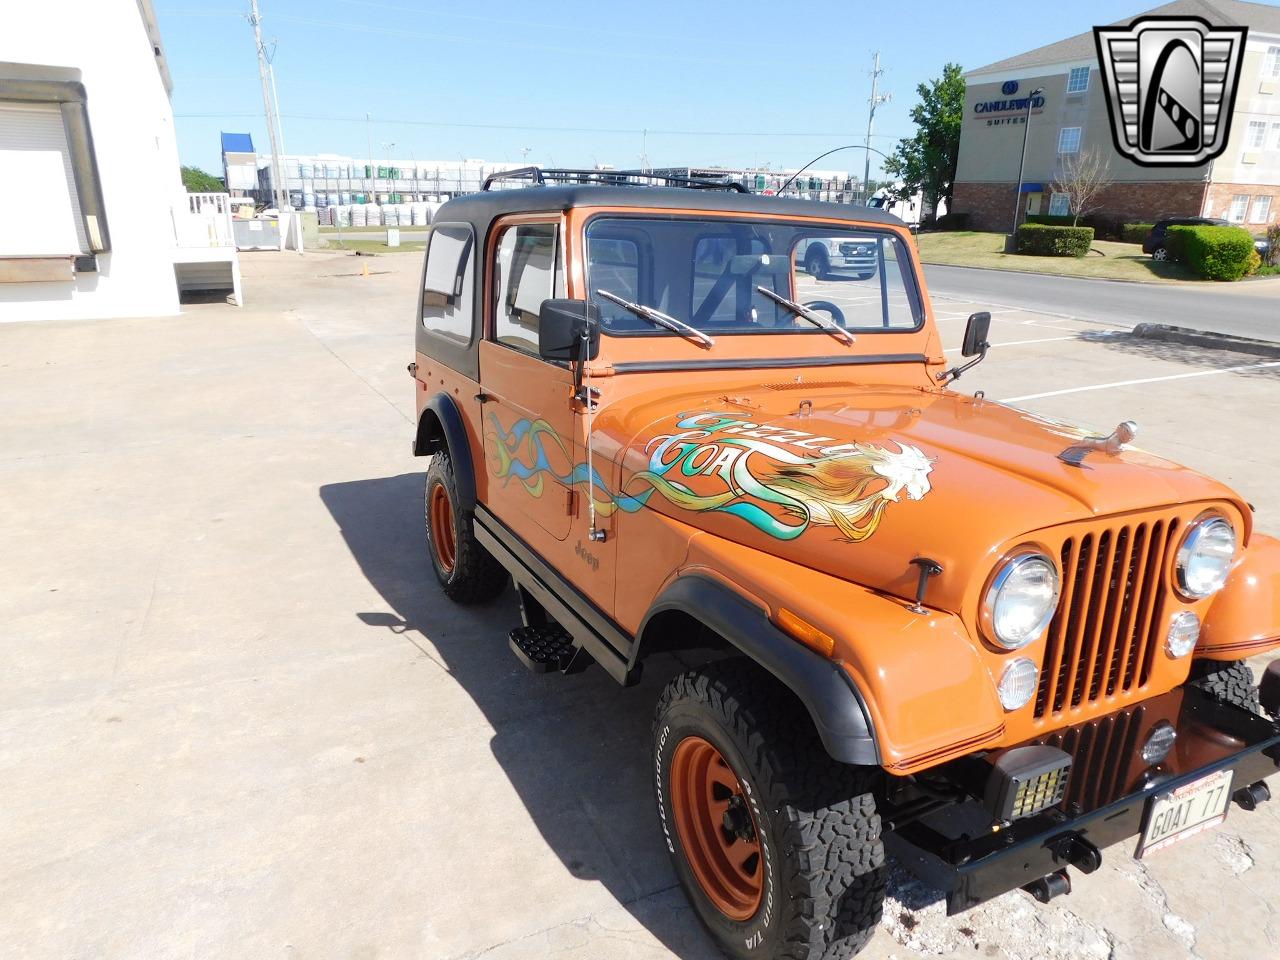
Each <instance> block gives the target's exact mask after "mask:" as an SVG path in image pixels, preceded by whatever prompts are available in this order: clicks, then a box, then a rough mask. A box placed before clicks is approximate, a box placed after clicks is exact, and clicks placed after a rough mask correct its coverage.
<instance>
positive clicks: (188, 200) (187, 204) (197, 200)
mask: <svg viewBox="0 0 1280 960" xmlns="http://www.w3.org/2000/svg"><path fill="white" fill-rule="evenodd" d="M173 236H174V240H175V241H176V242H177V244H178V246H179V247H233V248H234V247H235V235H234V234H233V233H232V227H231V196H230V195H229V194H226V193H188V194H187V195H186V196H185V197H183V198H181V199H179V200H178V201H177V202H176V203H175V204H174V205H173Z"/></svg>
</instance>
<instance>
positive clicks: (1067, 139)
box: [1058, 127, 1080, 153]
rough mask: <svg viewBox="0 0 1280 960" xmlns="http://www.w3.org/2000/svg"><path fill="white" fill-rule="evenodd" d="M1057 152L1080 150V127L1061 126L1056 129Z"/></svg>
mask: <svg viewBox="0 0 1280 960" xmlns="http://www.w3.org/2000/svg"><path fill="white" fill-rule="evenodd" d="M1058 152H1059V153H1079V152H1080V128H1079V127H1063V128H1062V129H1061V130H1059V131H1058Z"/></svg>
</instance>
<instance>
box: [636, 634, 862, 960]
mask: <svg viewBox="0 0 1280 960" xmlns="http://www.w3.org/2000/svg"><path fill="white" fill-rule="evenodd" d="M690 738H701V739H702V740H705V741H707V742H709V743H710V744H711V745H712V746H714V747H715V749H716V750H717V751H718V752H719V753H720V754H721V755H722V756H723V758H724V760H725V761H726V762H727V763H728V765H729V767H730V768H732V771H733V774H734V775H735V776H736V777H737V779H738V781H739V783H740V784H741V786H742V788H743V796H744V798H745V801H746V805H747V806H748V808H749V809H750V811H751V815H752V819H753V821H754V826H755V828H756V831H755V832H756V835H757V836H758V839H759V843H760V851H761V855H760V857H759V869H760V871H761V875H760V882H761V884H762V886H763V891H762V893H763V895H762V896H761V898H760V903H759V906H758V908H757V909H756V911H755V913H754V914H753V915H751V916H750V917H748V918H747V919H745V920H741V921H738V920H733V919H731V918H730V917H729V916H726V915H725V913H723V912H722V911H721V910H719V909H718V908H717V907H716V905H715V904H714V903H713V902H712V900H711V898H710V897H709V896H708V894H707V892H706V891H705V890H704V889H703V887H702V886H701V885H700V884H699V881H698V880H697V879H696V876H695V871H694V868H693V867H692V865H691V862H690V854H689V852H688V851H686V849H685V845H684V843H683V842H682V839H681V835H680V831H679V830H678V829H677V816H676V811H675V810H674V808H673V805H672V783H671V777H672V757H673V755H674V754H675V752H676V750H677V748H678V747H679V746H680V744H681V742H683V741H685V740H688V739H690ZM879 776H880V772H879V771H878V770H869V769H866V768H859V767H851V766H847V765H844V764H839V763H836V762H834V761H833V760H831V758H830V757H829V756H827V754H826V752H825V750H823V748H822V744H821V742H820V741H819V740H818V737H817V735H816V733H815V732H814V730H813V724H812V721H811V720H810V719H809V717H808V714H807V713H806V712H805V711H804V709H803V707H802V706H801V705H800V703H799V702H798V701H797V700H796V699H795V698H794V696H793V695H792V694H791V693H790V692H789V691H788V690H786V689H785V688H783V687H781V686H780V685H779V684H778V683H777V682H776V681H775V680H773V678H772V677H770V676H768V675H767V674H765V673H764V672H763V671H761V670H760V668H758V667H757V666H756V665H755V664H753V663H751V662H750V661H746V660H740V659H735V660H724V661H719V662H716V663H713V664H709V665H708V666H706V667H704V668H703V669H701V670H697V671H693V672H691V673H685V674H682V675H680V676H678V677H676V678H675V679H674V680H672V681H671V682H670V683H669V684H668V685H667V688H666V689H665V690H664V691H663V694H662V696H661V698H660V699H659V702H658V709H657V715H656V718H655V723H654V787H655V794H656V798H657V806H658V820H659V824H660V826H661V829H662V832H663V839H664V841H665V843H666V846H667V850H668V852H669V853H670V854H671V860H672V865H673V866H674V868H675V871H676V874H677V876H678V877H679V879H680V882H681V884H682V885H683V886H684V888H685V892H686V893H687V894H688V896H689V900H690V902H691V903H692V904H693V907H694V909H695V910H696V912H697V913H698V916H699V918H700V919H701V920H702V922H703V923H704V924H705V925H706V927H707V929H708V930H709V931H710V932H711V934H712V935H713V936H714V937H715V939H716V940H717V942H718V943H719V945H720V947H721V948H722V949H723V950H725V951H726V952H727V953H728V954H729V955H731V956H734V957H742V958H748V957H749V958H782V960H844V958H848V957H852V956H853V955H854V954H855V953H857V952H858V951H859V950H861V949H862V947H863V946H865V945H866V942H867V941H868V940H869V939H870V937H871V934H872V933H873V932H874V931H875V928H876V925H877V923H878V922H879V920H880V913H881V906H882V903H883V900H884V884H885V868H884V847H883V845H882V844H881V841H880V817H879V816H878V815H877V813H876V807H875V800H874V797H873V796H872V792H871V790H872V788H873V786H874V785H875V783H876V782H877V781H878V779H879ZM696 855H697V854H696V852H695V854H694V856H696Z"/></svg>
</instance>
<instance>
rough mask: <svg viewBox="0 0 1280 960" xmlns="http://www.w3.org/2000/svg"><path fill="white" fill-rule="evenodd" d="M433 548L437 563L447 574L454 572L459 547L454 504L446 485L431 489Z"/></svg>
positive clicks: (439, 484)
mask: <svg viewBox="0 0 1280 960" xmlns="http://www.w3.org/2000/svg"><path fill="white" fill-rule="evenodd" d="M430 516H431V548H432V549H433V550H435V552H436V561H437V562H438V563H439V564H440V569H441V570H443V571H444V572H445V573H446V574H447V573H452V572H453V565H454V564H455V563H456V562H457V559H458V546H457V543H456V542H455V541H454V538H453V503H452V502H450V500H449V493H448V491H447V490H445V488H444V484H441V483H437V484H436V485H435V486H434V487H432V488H431V504H430Z"/></svg>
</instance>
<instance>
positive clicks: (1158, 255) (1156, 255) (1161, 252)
mask: <svg viewBox="0 0 1280 960" xmlns="http://www.w3.org/2000/svg"><path fill="white" fill-rule="evenodd" d="M1151 259H1152V260H1158V261H1159V262H1161V263H1164V262H1165V261H1166V260H1168V259H1169V251H1168V250H1166V249H1165V248H1164V247H1156V248H1155V249H1154V250H1152V251H1151Z"/></svg>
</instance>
